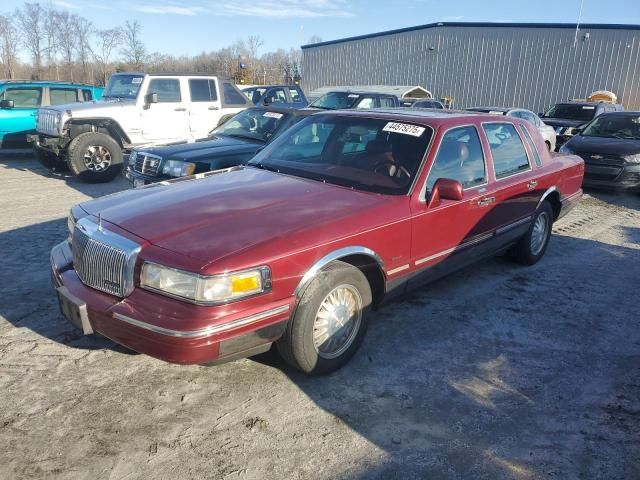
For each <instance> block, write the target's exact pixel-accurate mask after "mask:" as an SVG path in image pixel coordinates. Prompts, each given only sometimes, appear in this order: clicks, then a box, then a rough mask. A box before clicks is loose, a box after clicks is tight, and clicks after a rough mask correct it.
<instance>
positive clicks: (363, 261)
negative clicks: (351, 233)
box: [295, 246, 385, 305]
mask: <svg viewBox="0 0 640 480" xmlns="http://www.w3.org/2000/svg"><path fill="white" fill-rule="evenodd" d="M335 261H341V262H344V263H348V264H349V265H352V266H354V267H355V268H357V269H358V270H360V271H361V272H362V273H363V274H364V276H365V277H366V278H367V281H368V282H369V286H370V287H371V294H372V298H373V303H374V305H375V304H378V303H379V302H380V301H381V300H382V297H383V296H384V293H385V276H384V262H383V261H382V258H381V257H380V255H378V254H377V253H376V252H374V251H373V250H371V249H370V248H367V247H363V246H350V247H344V248H339V249H337V250H334V251H332V252H330V253H328V254H326V255H325V256H323V257H322V258H320V259H319V260H318V261H317V262H316V263H314V264H313V265H312V266H311V268H309V269H308V270H307V271H306V273H305V274H304V275H303V277H302V279H301V280H300V282H299V283H298V286H297V287H296V289H295V295H296V297H298V298H300V297H301V296H302V294H303V293H304V290H305V289H306V287H307V286H308V285H309V283H311V281H312V280H313V279H314V278H315V277H316V275H317V273H318V272H319V271H320V270H322V269H323V268H324V267H326V266H327V265H329V264H330V263H332V262H335Z"/></svg>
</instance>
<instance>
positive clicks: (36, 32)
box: [16, 3, 45, 78]
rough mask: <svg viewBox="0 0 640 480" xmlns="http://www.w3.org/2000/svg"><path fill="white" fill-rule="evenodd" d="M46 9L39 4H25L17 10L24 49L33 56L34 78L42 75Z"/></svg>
mask: <svg viewBox="0 0 640 480" xmlns="http://www.w3.org/2000/svg"><path fill="white" fill-rule="evenodd" d="M44 17H45V12H44V8H42V6H40V4H39V3H25V4H24V5H23V6H22V8H18V9H17V10H16V18H17V19H18V25H19V27H20V30H21V35H22V37H23V38H22V41H23V43H24V47H25V48H26V49H27V50H28V51H29V53H30V54H31V58H32V60H33V68H34V70H35V72H34V75H33V76H34V77H35V78H40V76H41V75H42V54H43V51H44V45H43V44H44V27H43V24H44Z"/></svg>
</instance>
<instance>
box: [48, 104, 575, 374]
mask: <svg viewBox="0 0 640 480" xmlns="http://www.w3.org/2000/svg"><path fill="white" fill-rule="evenodd" d="M483 146H486V148H484V147H483ZM583 171H584V163H583V161H582V159H580V158H579V157H576V156H569V155H560V154H556V155H555V156H554V157H553V158H552V157H551V156H550V154H549V153H548V152H547V150H546V148H545V145H544V142H543V140H542V138H541V137H540V134H539V133H538V131H537V130H536V129H535V128H534V127H533V125H531V124H529V123H528V122H523V121H521V120H518V119H516V118H509V117H504V118H499V119H498V118H496V117H493V116H487V115H471V114H451V113H444V112H443V113H436V112H433V111H430V112H426V111H422V110H411V111H408V110H405V111H402V112H401V111H396V112H388V111H387V112H383V111H375V110H370V111H366V112H362V111H360V112H358V111H341V112H322V113H319V114H317V115H311V116H309V117H307V118H305V119H304V120H302V121H300V122H298V123H297V124H296V125H294V126H293V127H291V128H290V129H288V130H287V131H286V132H285V133H283V134H282V135H280V136H279V137H278V138H277V139H276V140H275V141H273V142H272V143H271V144H269V145H267V146H266V147H265V148H264V150H262V151H261V152H260V153H258V154H257V155H256V156H255V157H254V158H253V159H252V160H251V161H250V162H249V165H248V166H238V167H234V168H233V169H230V170H229V171H227V172H226V173H220V172H210V173H208V174H203V175H201V176H199V177H198V178H194V179H192V180H185V179H176V180H170V181H168V182H162V183H155V184H153V185H149V186H147V187H143V188H138V189H131V190H127V191H125V192H121V193H119V194H116V195H109V196H106V197H102V198H99V199H96V200H93V201H90V202H86V203H83V204H80V205H78V206H75V207H74V208H73V209H72V210H71V212H70V215H69V222H68V223H69V234H70V240H68V241H67V240H65V241H64V242H62V243H60V244H59V245H57V246H56V247H54V249H53V250H52V252H51V266H52V270H53V276H52V278H53V280H54V283H55V286H56V289H57V292H58V297H59V300H60V305H61V309H62V312H64V314H65V316H66V317H67V318H68V319H69V320H70V321H71V322H72V323H73V324H74V325H76V326H77V327H79V328H81V329H82V330H83V331H84V333H86V334H89V333H92V332H99V333H101V334H103V335H104V336H106V337H108V338H110V339H112V340H114V341H115V342H117V343H120V344H122V345H124V346H126V347H128V348H131V349H133V350H136V351H138V352H142V353H146V354H148V355H151V356H154V357H157V358H160V359H163V360H166V361H169V362H176V363H187V364H189V363H190V364H202V363H207V364H209V363H211V362H220V361H225V360H229V359H233V358H238V357H246V356H250V355H254V354H257V353H259V352H264V351H266V350H267V349H269V347H270V346H271V344H272V343H273V342H275V343H276V345H277V348H278V351H279V352H280V353H281V354H282V356H283V357H284V358H285V359H286V360H287V361H288V362H290V363H291V364H292V365H294V366H295V367H296V368H298V369H300V370H302V371H304V372H307V373H313V374H320V373H328V372H331V371H333V370H335V369H337V368H339V367H340V366H342V365H343V364H345V363H346V362H347V361H348V360H349V358H350V357H351V356H352V355H353V354H354V353H355V351H356V350H357V349H358V347H359V346H360V344H361V343H362V341H363V338H364V335H365V332H366V330H367V324H368V320H369V313H370V310H371V308H372V307H373V306H376V305H378V304H380V303H381V302H383V301H384V300H385V299H390V298H392V297H393V296H395V295H398V294H401V293H403V292H405V291H406V290H407V289H408V288H412V287H416V286H418V285H421V284H423V283H424V282H426V281H429V280H433V279H435V278H438V277H440V276H442V275H444V274H445V273H447V272H450V271H453V270H456V269H459V268H461V267H463V266H465V265H468V264H469V263H472V262H474V261H477V260H479V259H481V258H484V257H487V256H491V255H494V254H498V253H501V252H507V251H508V252H510V254H511V255H512V256H513V257H514V258H515V259H517V260H518V261H519V262H521V263H523V264H526V265H532V264H534V263H536V262H538V261H539V260H540V259H541V258H542V256H543V255H544V253H545V250H546V248H547V246H548V244H549V239H550V236H551V227H552V224H553V222H554V221H555V220H557V219H558V218H560V217H562V216H563V215H564V214H565V213H566V212H567V211H569V210H570V209H571V208H572V207H573V206H574V205H575V204H576V203H577V202H578V200H579V199H580V197H581V194H582V191H581V189H580V184H581V183H582V176H583ZM540 302H541V306H542V305H543V303H544V301H543V300H540Z"/></svg>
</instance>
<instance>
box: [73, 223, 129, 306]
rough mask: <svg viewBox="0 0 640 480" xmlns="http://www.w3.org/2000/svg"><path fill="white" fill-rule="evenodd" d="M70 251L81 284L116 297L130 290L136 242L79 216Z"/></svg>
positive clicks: (127, 293)
mask: <svg viewBox="0 0 640 480" xmlns="http://www.w3.org/2000/svg"><path fill="white" fill-rule="evenodd" d="M112 242H113V243H112ZM114 243H118V244H121V245H115V244H114ZM71 250H72V252H73V267H74V269H75V271H76V272H77V274H78V277H80V280H81V281H82V283H84V284H85V285H87V286H89V287H92V288H95V289H96V290H100V291H102V292H106V293H109V294H111V295H116V296H118V297H126V296H127V295H129V294H130V293H131V291H132V290H133V268H134V266H135V260H136V258H137V252H138V245H137V244H136V243H135V242H132V241H130V240H128V239H126V238H124V237H121V236H120V235H117V234H115V233H113V232H107V231H104V230H100V228H98V225H96V224H95V223H93V222H90V221H89V220H87V219H81V220H80V221H79V222H78V224H77V225H76V227H75V229H74V231H73V238H72V241H71Z"/></svg>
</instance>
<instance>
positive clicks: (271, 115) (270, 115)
mask: <svg viewBox="0 0 640 480" xmlns="http://www.w3.org/2000/svg"><path fill="white" fill-rule="evenodd" d="M262 116H263V117H267V118H277V119H278V120H280V119H281V118H282V114H281V113H278V112H264V114H263V115H262Z"/></svg>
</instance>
